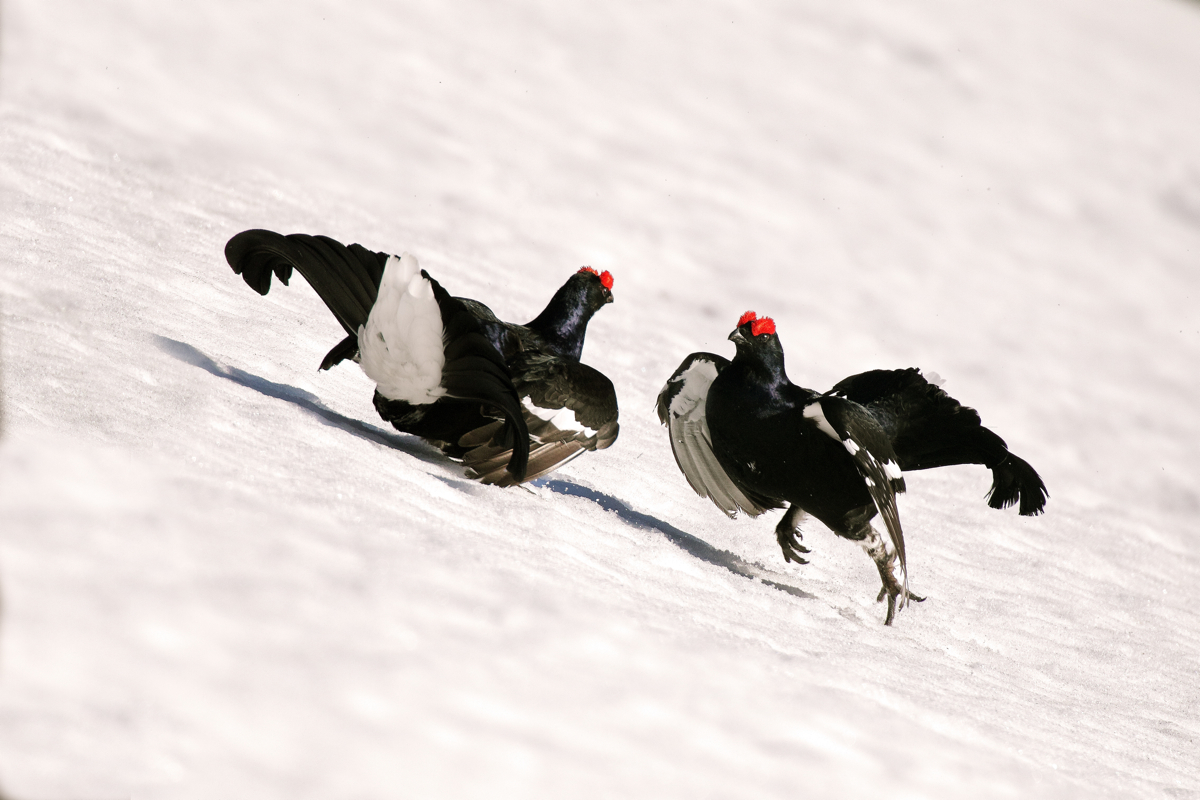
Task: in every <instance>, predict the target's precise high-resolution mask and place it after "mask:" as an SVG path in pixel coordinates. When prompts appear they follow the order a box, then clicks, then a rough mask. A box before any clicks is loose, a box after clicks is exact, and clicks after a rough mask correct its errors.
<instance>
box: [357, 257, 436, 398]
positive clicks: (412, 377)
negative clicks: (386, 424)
mask: <svg viewBox="0 0 1200 800" xmlns="http://www.w3.org/2000/svg"><path fill="white" fill-rule="evenodd" d="M442 333H443V329H442V312H441V309H440V308H439V307H438V304H437V299H436V298H435V297H434V296H433V284H431V283H430V282H429V279H428V278H426V277H425V276H424V275H422V274H421V267H420V265H419V264H418V263H417V259H416V258H415V257H414V256H412V255H410V254H408V253H405V254H404V255H402V256H400V257H399V258H397V257H396V256H389V257H388V260H387V263H386V264H384V268H383V278H382V280H381V281H380V284H379V295H378V297H377V298H376V300H375V305H373V306H372V307H371V313H370V315H369V316H368V317H367V324H366V325H363V326H362V327H360V328H359V329H358V350H359V357H360V361H359V366H361V367H362V371H363V372H365V373H366V374H367V377H369V378H370V379H371V380H373V381H375V383H376V385H377V388H378V389H379V393H380V394H381V395H383V396H384V397H386V398H388V399H389V400H404V401H406V402H409V403H413V404H416V405H426V404H429V403H432V402H433V401H435V400H437V399H438V398H439V397H441V396H442V395H444V394H445V393H446V390H445V389H444V388H443V387H442V385H441V382H442V367H443V366H444V365H445V363H446V354H445V350H444V345H443V342H442Z"/></svg>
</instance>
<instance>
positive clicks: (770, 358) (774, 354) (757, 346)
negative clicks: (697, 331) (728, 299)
mask: <svg viewBox="0 0 1200 800" xmlns="http://www.w3.org/2000/svg"><path fill="white" fill-rule="evenodd" d="M729 340H730V341H731V342H733V343H734V344H735V345H736V346H737V354H736V355H735V356H734V357H733V360H734V362H735V363H743V364H754V365H758V366H757V367H756V369H757V368H764V369H765V370H766V373H767V374H769V375H772V376H775V377H776V378H783V377H784V369H783V346H782V345H781V344H780V343H779V336H777V335H776V333H775V320H773V319H771V318H770V317H759V316H758V315H757V314H755V313H754V312H753V311H747V312H746V313H745V314H742V317H741V319H739V320H738V326H737V327H736V328H734V329H733V333H731V334H729Z"/></svg>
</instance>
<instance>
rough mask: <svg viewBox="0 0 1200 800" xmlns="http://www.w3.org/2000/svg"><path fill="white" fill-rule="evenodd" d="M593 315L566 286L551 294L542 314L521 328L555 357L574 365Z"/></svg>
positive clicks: (584, 301)
mask: <svg viewBox="0 0 1200 800" xmlns="http://www.w3.org/2000/svg"><path fill="white" fill-rule="evenodd" d="M594 313H596V312H595V311H594V310H592V309H590V308H588V305H587V302H586V298H585V297H584V296H582V295H581V294H580V293H579V292H578V291H577V290H575V288H574V287H572V286H571V284H570V283H569V282H568V283H567V284H566V285H564V286H562V287H561V288H560V289H559V290H558V291H557V292H555V293H554V297H552V298H550V302H549V303H548V304H547V305H546V308H545V309H544V310H543V311H542V313H541V314H538V316H537V318H536V319H534V320H533V321H532V322H530V323H529V324H528V325H526V326H525V327H527V328H529V329H530V330H532V331H533V332H534V333H536V334H538V335H539V336H540V337H542V339H543V340H545V342H546V344H547V345H548V346H549V347H550V348H551V349H553V350H555V351H556V352H557V353H558V355H561V356H565V357H569V358H573V359H575V360H576V361H578V360H579V358H580V356H582V355H583V337H584V336H585V335H586V334H587V325H588V321H589V320H591V318H592V314H594Z"/></svg>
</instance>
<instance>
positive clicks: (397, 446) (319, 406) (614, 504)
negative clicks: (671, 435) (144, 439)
mask: <svg viewBox="0 0 1200 800" xmlns="http://www.w3.org/2000/svg"><path fill="white" fill-rule="evenodd" d="M153 338H154V344H155V345H156V346H157V347H158V348H159V349H160V350H162V351H163V352H165V353H166V354H167V355H169V356H171V357H173V358H176V359H178V360H180V361H182V362H184V363H185V364H191V365H192V366H194V367H199V368H200V369H202V370H204V371H205V372H207V373H209V374H210V375H214V376H216V377H218V378H224V379H225V380H228V381H233V382H234V383H236V384H238V385H239V386H244V387H246V388H247V389H253V390H254V391H256V392H259V393H260V394H263V395H265V396H267V397H271V398H274V399H276V400H283V401H285V402H288V403H291V404H293V405H295V406H299V407H300V408H303V409H304V410H305V411H309V412H311V413H313V414H316V415H317V416H318V417H320V418H321V419H322V420H323V421H324V422H325V423H326V424H329V425H333V426H335V427H338V428H341V429H342V430H344V431H346V432H348V433H351V434H354V435H355V436H358V437H360V438H362V439H366V440H368V441H371V442H375V443H376V444H381V445H383V446H385V447H390V448H392V449H394V450H399V451H401V452H403V453H405V454H407V455H410V456H413V457H414V458H417V459H419V460H421V461H424V462H426V463H430V464H435V463H443V462H444V461H445V459H444V458H443V457H442V456H441V455H440V454H438V453H437V452H436V451H434V450H432V449H431V448H428V446H427V445H425V444H424V443H420V442H416V441H414V442H408V441H406V440H405V439H404V438H402V437H400V436H398V435H394V434H390V433H387V432H386V431H382V430H380V429H379V428H376V427H375V426H373V425H368V424H366V423H365V422H360V421H359V420H356V419H350V418H349V417H346V416H343V415H341V414H339V413H337V412H336V411H334V410H333V409H330V408H328V407H326V406H325V405H324V404H323V403H321V401H320V400H319V399H317V397H316V396H315V395H313V394H312V393H311V392H306V391H304V390H303V389H297V388H296V387H295V386H288V385H287V384H284V383H275V382H273V381H269V380H267V379H266V378H261V377H259V376H257V375H254V374H251V373H249V372H246V371H245V370H241V369H238V368H237V367H229V366H224V365H221V364H218V363H217V362H216V361H214V360H213V359H212V358H210V357H209V356H207V355H205V354H204V353H202V352H201V351H199V350H197V349H196V348H195V347H193V346H192V345H190V344H187V343H185V342H180V341H177V340H175V339H169V338H167V337H166V336H158V335H155V336H154V337H153ZM435 477H436V476H435ZM533 485H534V486H540V487H543V488H546V489H548V490H550V491H551V492H554V493H555V494H561V495H567V496H568V497H582V498H583V499H585V500H591V501H592V502H593V503H595V504H596V505H598V506H600V507H601V508H602V509H604V510H605V511H612V512H614V513H615V514H616V515H617V516H618V517H620V518H621V519H622V520H624V521H625V522H626V523H628V524H630V525H632V526H634V527H636V528H641V529H643V530H651V531H657V532H658V533H661V534H662V535H663V536H665V537H666V538H667V541H669V542H671V543H672V544H674V545H675V546H676V547H678V548H679V549H680V550H683V551H684V552H685V553H687V554H688V555H690V556H692V557H694V558H698V559H700V560H701V561H704V562H707V563H709V564H712V565H714V566H717V567H721V568H723V569H727V570H729V571H730V572H732V573H733V574H734V575H737V576H739V577H742V578H749V579H751V580H757V581H761V582H762V583H763V584H765V585H767V586H770V587H772V588H775V589H778V590H780V591H782V592H787V593H788V594H790V595H793V596H795V597H802V598H805V599H813V598H815V597H816V595H813V594H809V593H808V592H806V591H804V590H803V589H798V588H796V587H795V586H789V585H788V584H786V583H780V582H778V581H776V580H774V579H773V578H774V577H777V576H775V575H774V574H773V573H769V572H767V571H766V570H765V569H763V568H762V567H760V566H758V565H756V564H751V563H749V562H748V561H745V560H744V559H742V558H740V557H738V556H737V555H735V554H733V553H730V552H729V551H728V550H719V549H717V548H716V547H713V546H712V545H711V544H709V543H708V542H706V541H704V540H703V539H700V538H698V537H696V536H693V535H691V534H690V533H686V532H685V531H681V530H679V528H676V527H675V526H674V525H669V524H668V523H666V522H663V521H662V520H660V519H657V518H655V517H652V516H650V515H649V514H643V513H642V512H640V511H634V510H633V509H632V508H630V507H629V506H628V505H627V504H625V502H623V501H621V500H618V499H617V498H615V497H613V496H612V495H609V494H605V493H604V492H598V491H596V490H595V489H589V488H587V487H586V486H580V485H579V484H575V483H571V482H569V481H564V480H560V479H545V478H543V479H540V480H537V481H533ZM0 800H3V798H2V797H0Z"/></svg>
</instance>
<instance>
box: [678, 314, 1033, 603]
mask: <svg viewBox="0 0 1200 800" xmlns="http://www.w3.org/2000/svg"><path fill="white" fill-rule="evenodd" d="M729 338H730V339H731V340H732V341H733V343H734V344H735V345H736V347H737V354H736V355H735V356H734V358H733V361H728V360H726V359H724V358H722V357H721V356H718V355H713V354H712V353H692V354H691V355H689V356H688V357H687V358H685V359H684V360H683V363H682V364H680V365H679V369H677V370H675V374H673V375H672V376H671V377H670V379H669V380H668V381H667V383H666V385H665V386H664V387H663V389H662V392H661V393H660V394H659V396H658V418H659V420H660V421H661V422H662V423H663V424H664V425H667V426H668V430H669V432H670V436H671V449H672V451H673V452H674V454H675V461H676V463H677V464H679V469H680V470H682V472H683V474H684V477H686V478H687V481H688V483H689V484H691V486H692V488H693V489H695V490H696V493H697V494H699V495H700V496H701V497H709V498H711V499H712V501H713V502H714V503H715V504H716V505H717V507H718V508H720V509H721V510H722V511H724V512H725V513H726V514H727V515H728V516H730V517H733V516H734V515H735V514H736V513H737V512H738V511H739V510H741V511H745V512H746V513H747V514H749V515H750V516H752V517H754V516H758V515H759V514H761V513H763V512H764V511H766V510H767V509H772V508H782V507H784V506H785V505H786V506H788V510H787V512H786V513H784V515H783V519H781V520H780V521H779V524H778V525H777V526H776V528H775V537H776V539H777V540H778V542H779V546H780V548H781V549H782V550H783V557H784V559H785V560H786V561H797V562H799V563H801V564H806V563H808V562H807V561H806V560H805V559H804V558H803V557H802V556H801V553H808V552H810V551H809V549H808V548H806V547H804V546H803V545H802V544H800V536H799V530H798V526H799V524H800V522H801V521H802V520H803V518H804V517H805V516H806V515H812V516H814V517H816V518H817V519H818V520H820V521H821V522H822V523H824V524H825V525H826V526H827V527H828V528H829V529H830V530H832V531H833V532H834V533H835V534H837V535H838V536H842V537H844V538H846V539H851V540H853V541H856V542H859V543H860V544H861V545H862V546H863V548H864V549H865V550H866V551H867V554H868V555H870V556H871V558H872V560H873V561H874V562H875V566H876V567H877V568H878V570H879V577H880V579H881V580H882V581H883V588H882V589H881V590H880V592H879V597H878V598H877V599H878V600H883V598H884V597H887V600H888V610H887V619H886V621H885V623H884V624H886V625H891V624H892V620H893V618H894V617H895V614H896V608H897V606H899V607H901V608H902V607H904V605H905V604H907V602H908V600H910V599H911V600H916V601H921V600H924V599H925V598H923V597H919V596H917V595H915V594H912V593H911V592H910V591H909V590H908V569H907V560H906V557H905V553H904V533H903V531H902V530H901V528H900V518H899V515H898V513H897V510H896V493H898V492H903V491H904V477H903V474H902V473H903V472H904V471H909V470H918V469H932V468H933V467H944V466H949V465H952V464H983V465H984V466H986V467H988V468H989V469H991V471H992V488H991V491H990V492H989V494H988V505H989V506H991V507H992V508H1006V507H1008V506H1011V505H1013V504H1019V506H1020V513H1021V514H1023V515H1026V516H1031V515H1035V514H1040V513H1041V512H1042V509H1043V508H1044V507H1045V505H1046V497H1047V492H1046V486H1045V484H1043V483H1042V479H1041V478H1040V477H1039V476H1038V474H1037V472H1035V471H1034V469H1033V467H1031V466H1030V465H1029V464H1028V463H1026V462H1025V461H1024V460H1022V459H1020V458H1018V457H1017V456H1015V455H1013V454H1012V453H1010V452H1009V451H1008V447H1007V446H1006V445H1005V443H1004V440H1003V439H1001V438H1000V437H999V436H997V435H996V434H995V433H993V432H992V431H990V430H988V429H987V428H985V427H983V425H982V424H981V422H980V419H979V414H978V413H976V412H975V410H974V409H971V408H967V407H965V406H963V405H961V404H960V403H959V402H958V401H957V400H955V399H954V398H953V397H951V396H950V395H948V394H946V393H945V392H944V391H942V390H941V388H939V386H938V385H937V383H938V381H937V379H936V376H931V377H934V379H935V382H934V383H931V382H930V381H928V380H926V378H925V377H924V376H922V374H921V372H920V371H919V370H917V369H901V370H873V371H871V372H864V373H862V374H860V375H852V376H850V377H849V378H846V379H845V380H843V381H841V382H840V383H838V384H837V385H836V386H834V387H833V389H831V390H830V391H828V392H826V393H824V394H819V393H817V392H814V391H813V390H811V389H804V388H801V387H799V386H796V385H795V384H794V383H792V382H791V381H790V380H788V377H787V374H786V373H785V372H784V366H783V347H782V346H781V345H780V343H779V337H778V335H777V334H776V332H775V323H774V321H773V320H771V319H770V318H769V317H764V318H762V319H758V318H757V316H756V315H755V313H754V312H753V311H747V312H746V313H745V314H743V315H742V318H741V319H740V320H738V326H737V328H736V329H734V331H733V333H731V334H730V335H729ZM876 514H879V515H880V516H882V517H883V522H884V526H885V527H886V528H887V533H888V536H887V539H885V538H884V537H882V536H881V535H880V534H879V532H877V531H876V530H875V528H874V527H873V526H872V525H871V524H870V522H871V519H872V518H873V517H875V515H876ZM897 562H898V563H899V568H900V572H901V576H902V577H901V578H899V579H897V577H896V572H895V565H896V563H897ZM897 598H898V599H899V603H897Z"/></svg>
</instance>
